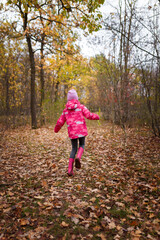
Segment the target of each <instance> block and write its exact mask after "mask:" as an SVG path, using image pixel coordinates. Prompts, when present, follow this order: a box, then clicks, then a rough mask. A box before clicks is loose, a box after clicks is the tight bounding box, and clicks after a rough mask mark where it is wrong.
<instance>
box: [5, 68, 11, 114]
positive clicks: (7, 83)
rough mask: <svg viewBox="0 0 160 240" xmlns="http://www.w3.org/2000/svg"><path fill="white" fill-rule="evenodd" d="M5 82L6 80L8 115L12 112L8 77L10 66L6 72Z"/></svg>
mask: <svg viewBox="0 0 160 240" xmlns="http://www.w3.org/2000/svg"><path fill="white" fill-rule="evenodd" d="M5 82H6V116H8V115H9V113H10V107H9V77H8V67H7V71H6V74H5Z"/></svg>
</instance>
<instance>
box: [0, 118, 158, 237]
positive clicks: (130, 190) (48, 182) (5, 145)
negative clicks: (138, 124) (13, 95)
mask: <svg viewBox="0 0 160 240" xmlns="http://www.w3.org/2000/svg"><path fill="white" fill-rule="evenodd" d="M88 131H89V135H88V136H87V137H86V147H85V152H84V155H83V157H82V161H81V163H82V168H81V169H80V170H76V169H75V168H74V176H73V177H68V175H67V168H68V159H69V154H70V150H71V144H70V140H69V138H68V134H67V130H66V126H65V127H63V129H61V131H60V132H59V133H58V134H55V133H54V128H53V126H48V127H43V128H39V129H36V130H31V129H30V128H29V127H20V128H18V129H14V130H7V131H5V133H4V135H3V139H2V142H1V148H2V154H1V159H0V179H1V182H0V189H1V193H0V194H1V195H0V201H1V204H0V214H1V225H0V239H3V240H5V239H20V240H28V239H29V240H30V239H47V240H48V239H62V240H67V239H69V240H72V239H73V240H74V239H75V240H78V239H102V240H105V239H107V240H109V239H110V240H112V239H115V240H119V239H124V240H127V239H133V240H141V239H158V238H159V235H160V228H159V222H160V221H159V217H160V215H159V211H158V209H159V208H160V204H159V203H160V197H159V196H160V195H159V189H158V188H159V185H160V175H159V164H160V139H158V138H155V137H153V136H151V134H150V133H149V132H148V130H146V129H142V130H137V129H128V130H127V131H126V133H127V139H126V141H125V142H124V133H123V131H122V130H121V129H120V128H119V127H115V133H114V134H113V133H111V126H110V125H109V124H102V125H101V126H98V124H97V123H94V124H92V125H91V126H89V127H88Z"/></svg>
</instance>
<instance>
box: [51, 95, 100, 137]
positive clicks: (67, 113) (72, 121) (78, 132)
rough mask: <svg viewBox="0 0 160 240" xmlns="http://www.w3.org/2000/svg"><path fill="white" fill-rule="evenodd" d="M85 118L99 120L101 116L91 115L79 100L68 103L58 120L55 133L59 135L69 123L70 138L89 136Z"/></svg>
mask: <svg viewBox="0 0 160 240" xmlns="http://www.w3.org/2000/svg"><path fill="white" fill-rule="evenodd" d="M84 117H86V118H87V119H90V120H99V116H98V115H97V114H95V113H91V112H90V111H89V110H88V109H87V108H86V107H85V106H84V105H82V104H81V103H80V102H79V101H78V100H75V99H72V100H71V101H68V102H67V104H66V107H65V109H64V110H63V113H62V115H61V116H60V118H59V119H58V121H57V123H56V126H55V128H54V131H55V132H56V133H57V132H58V131H59V130H60V129H61V127H62V126H63V125H64V123H65V122H67V127H68V135H69V138H71V139H74V138H79V137H84V136H87V135H88V132H87V126H86V122H85V119H84Z"/></svg>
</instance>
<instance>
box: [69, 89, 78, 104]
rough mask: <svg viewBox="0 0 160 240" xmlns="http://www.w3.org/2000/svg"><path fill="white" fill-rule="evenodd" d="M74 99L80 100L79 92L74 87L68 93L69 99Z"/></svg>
mask: <svg viewBox="0 0 160 240" xmlns="http://www.w3.org/2000/svg"><path fill="white" fill-rule="evenodd" d="M72 99H76V100H78V95H77V92H76V90H74V89H71V90H69V92H68V94H67V101H70V100H72Z"/></svg>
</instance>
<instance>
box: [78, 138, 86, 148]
mask: <svg viewBox="0 0 160 240" xmlns="http://www.w3.org/2000/svg"><path fill="white" fill-rule="evenodd" d="M80 147H82V148H83V149H84V147H85V137H81V138H79V148H80Z"/></svg>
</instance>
